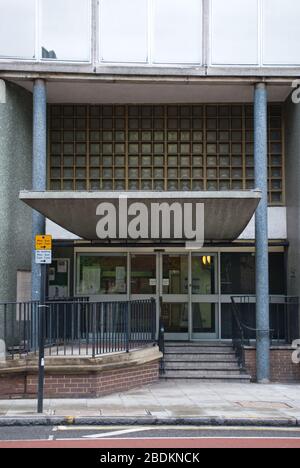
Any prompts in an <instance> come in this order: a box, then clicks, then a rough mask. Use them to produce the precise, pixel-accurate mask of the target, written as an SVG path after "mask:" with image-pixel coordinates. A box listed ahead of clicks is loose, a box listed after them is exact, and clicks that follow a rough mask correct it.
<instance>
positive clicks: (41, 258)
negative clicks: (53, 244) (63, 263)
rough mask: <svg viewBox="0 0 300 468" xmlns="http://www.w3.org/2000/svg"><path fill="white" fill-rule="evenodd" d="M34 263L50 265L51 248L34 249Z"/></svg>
mask: <svg viewBox="0 0 300 468" xmlns="http://www.w3.org/2000/svg"><path fill="white" fill-rule="evenodd" d="M35 263H38V264H44V265H50V264H51V263H52V250H36V251H35Z"/></svg>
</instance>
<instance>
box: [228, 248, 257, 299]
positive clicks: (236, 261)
mask: <svg viewBox="0 0 300 468" xmlns="http://www.w3.org/2000/svg"><path fill="white" fill-rule="evenodd" d="M221 292H222V294H255V256H254V255H253V254H252V253H222V254H221Z"/></svg>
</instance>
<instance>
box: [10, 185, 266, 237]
mask: <svg viewBox="0 0 300 468" xmlns="http://www.w3.org/2000/svg"><path fill="white" fill-rule="evenodd" d="M122 197H123V198H124V197H125V198H127V200H128V205H130V204H131V203H133V202H140V203H144V204H145V205H146V206H149V205H150V203H163V202H168V203H169V204H171V203H174V202H178V203H179V204H181V205H182V206H183V204H184V203H203V204H204V240H205V241H212V240H213V241H221V240H223V241H232V240H234V239H237V238H238V236H239V235H240V234H241V233H242V232H243V230H244V229H245V227H246V226H247V224H248V223H249V221H250V219H251V217H252V216H253V214H254V212H255V210H256V207H257V205H258V203H259V201H260V198H261V193H260V191H258V190H253V191H215V192H143V191H139V192H117V191H116V192H104V191H103V192H92V191H91V192H89V191H84V192H63V191H59V192H55V191H48V192H33V191H21V192H20V195H19V198H20V200H22V201H23V202H24V203H26V204H27V205H29V206H30V207H31V208H33V209H35V210H37V211H38V212H40V213H42V214H43V215H44V216H45V217H47V218H49V219H50V220H51V221H53V222H54V223H56V224H58V225H60V226H61V227H63V228H64V229H67V230H68V231H70V232H72V233H74V234H76V235H77V236H79V237H81V238H83V239H86V240H99V238H98V236H97V234H96V225H97V222H98V221H99V215H97V214H96V210H97V207H98V205H99V204H100V203H103V202H107V203H111V204H112V205H114V206H116V207H117V205H118V202H119V199H120V198H122ZM163 221H164V220H163ZM175 222H176V220H175ZM150 240H151V239H150Z"/></svg>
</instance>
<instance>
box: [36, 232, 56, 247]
mask: <svg viewBox="0 0 300 468" xmlns="http://www.w3.org/2000/svg"><path fill="white" fill-rule="evenodd" d="M51 249H52V236H50V235H48V234H45V235H38V236H35V250H51Z"/></svg>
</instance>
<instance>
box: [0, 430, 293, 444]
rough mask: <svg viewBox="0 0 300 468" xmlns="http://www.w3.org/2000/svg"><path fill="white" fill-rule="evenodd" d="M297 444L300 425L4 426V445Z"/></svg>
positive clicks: (1, 440)
mask: <svg viewBox="0 0 300 468" xmlns="http://www.w3.org/2000/svg"><path fill="white" fill-rule="evenodd" d="M24 446H25V447H38V446H41V447H98V448H101V447H102V448H103V447H127V448H128V447H161V448H162V447H165V448H166V447H176V448H178V447H274V448H276V447H297V448H300V428H249V427H248V428H247V427H240V428H232V427H228V428H224V427H223V428H221V427H220V428H216V427H192V426H177V427H174V426H172V427H171V426H169V427H168V426H157V427H153V426H142V427H141V426H110V427H108V426H87V427H85V426H71V427H70V426H35V427H19V426H14V427H1V428H0V448H3V447H24Z"/></svg>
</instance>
